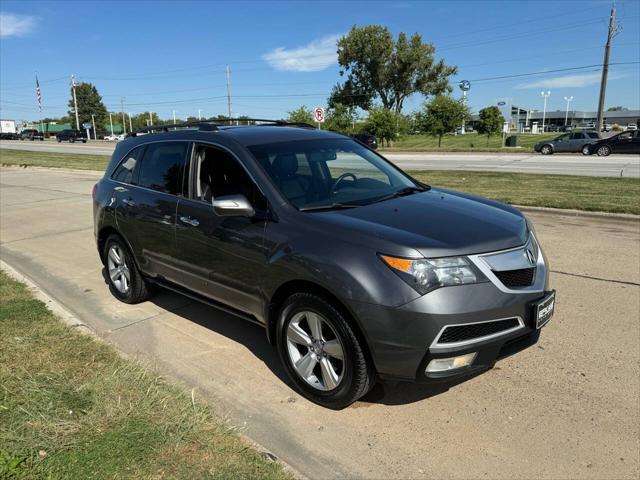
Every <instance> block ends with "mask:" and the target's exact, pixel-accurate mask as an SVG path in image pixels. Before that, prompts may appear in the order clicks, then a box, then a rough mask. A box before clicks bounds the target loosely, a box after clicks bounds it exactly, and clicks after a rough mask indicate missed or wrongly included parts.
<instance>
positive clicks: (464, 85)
mask: <svg viewBox="0 0 640 480" xmlns="http://www.w3.org/2000/svg"><path fill="white" fill-rule="evenodd" d="M458 87H460V90H462V91H463V92H468V91H469V89H470V88H471V82H470V81H469V80H462V81H461V82H460V83H459V84H458Z"/></svg>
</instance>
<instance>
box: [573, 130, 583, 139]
mask: <svg viewBox="0 0 640 480" xmlns="http://www.w3.org/2000/svg"><path fill="white" fill-rule="evenodd" d="M583 138H584V133H582V132H576V133H572V134H571V140H582V139H583Z"/></svg>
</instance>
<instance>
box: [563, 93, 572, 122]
mask: <svg viewBox="0 0 640 480" xmlns="http://www.w3.org/2000/svg"><path fill="white" fill-rule="evenodd" d="M564 99H565V100H566V102H567V111H566V112H564V126H565V127H566V126H567V119H568V118H569V102H571V100H573V95H571V96H570V97H564Z"/></svg>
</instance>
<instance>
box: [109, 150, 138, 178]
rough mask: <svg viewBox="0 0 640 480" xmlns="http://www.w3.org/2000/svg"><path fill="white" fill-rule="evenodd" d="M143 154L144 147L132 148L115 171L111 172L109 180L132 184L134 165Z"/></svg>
mask: <svg viewBox="0 0 640 480" xmlns="http://www.w3.org/2000/svg"><path fill="white" fill-rule="evenodd" d="M143 152H144V146H141V147H138V148H134V149H133V150H132V151H131V152H129V153H128V154H127V155H126V156H125V158H124V159H123V160H122V162H120V165H118V168H116V171H115V172H113V175H111V178H112V179H113V180H115V181H117V182H123V183H134V182H133V172H134V170H135V168H136V164H137V163H138V160H139V159H140V157H142V154H143Z"/></svg>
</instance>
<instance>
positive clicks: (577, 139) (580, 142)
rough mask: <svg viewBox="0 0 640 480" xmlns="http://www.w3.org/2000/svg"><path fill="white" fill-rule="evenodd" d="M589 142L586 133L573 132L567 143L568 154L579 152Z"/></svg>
mask: <svg viewBox="0 0 640 480" xmlns="http://www.w3.org/2000/svg"><path fill="white" fill-rule="evenodd" d="M586 142H587V136H586V135H585V133H584V132H573V133H572V134H571V136H570V137H569V141H568V142H567V149H566V150H565V151H567V152H579V151H580V150H582V147H583V146H584V144H585V143H586Z"/></svg>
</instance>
